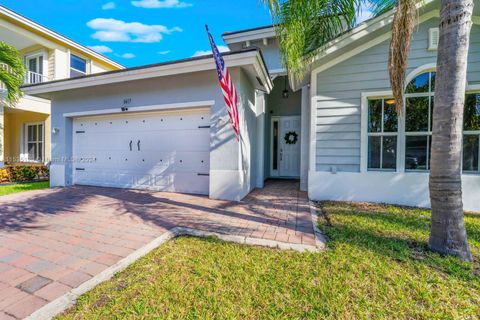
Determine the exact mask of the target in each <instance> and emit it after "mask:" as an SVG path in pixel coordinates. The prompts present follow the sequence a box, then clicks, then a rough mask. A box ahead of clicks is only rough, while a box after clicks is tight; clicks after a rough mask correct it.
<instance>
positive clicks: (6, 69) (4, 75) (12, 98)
mask: <svg viewBox="0 0 480 320" xmlns="http://www.w3.org/2000/svg"><path fill="white" fill-rule="evenodd" d="M25 72H26V70H25V66H24V64H23V61H22V58H21V56H20V54H19V53H18V51H17V49H15V48H14V47H12V46H11V45H9V44H6V43H5V42H2V41H0V83H1V84H3V86H4V87H5V89H6V96H5V97H4V98H3V97H2V100H4V101H2V102H5V103H6V104H7V105H10V106H13V105H15V104H16V103H17V102H18V100H19V99H20V97H21V96H22V92H21V90H20V86H21V85H22V84H23V80H24V78H25Z"/></svg>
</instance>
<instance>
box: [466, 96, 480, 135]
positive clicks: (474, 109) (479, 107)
mask: <svg viewBox="0 0 480 320" xmlns="http://www.w3.org/2000/svg"><path fill="white" fill-rule="evenodd" d="M464 130H467V131H472V130H480V94H478V93H477V94H467V96H466V97H465V119H464Z"/></svg>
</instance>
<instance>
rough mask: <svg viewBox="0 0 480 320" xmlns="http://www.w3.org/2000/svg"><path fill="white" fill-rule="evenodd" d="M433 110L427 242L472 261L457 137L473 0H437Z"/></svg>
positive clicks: (462, 109)
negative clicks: (438, 11) (428, 233)
mask: <svg viewBox="0 0 480 320" xmlns="http://www.w3.org/2000/svg"><path fill="white" fill-rule="evenodd" d="M440 12H441V14H440V25H439V30H440V39H439V40H440V42H439V45H438V57H437V76H436V84H435V86H436V91H435V109H434V111H433V132H432V153H431V160H430V161H431V169H430V199H431V203H432V228H431V232H430V240H429V242H428V244H429V247H430V248H431V249H432V250H434V251H438V252H440V253H441V254H452V255H456V256H459V257H460V258H461V259H462V260H465V261H471V260H472V254H471V253H470V247H469V245H468V241H467V233H466V231H465V225H464V221H463V203H462V172H461V170H462V169H461V168H462V138H463V115H464V106H465V86H466V82H467V81H466V75H467V56H468V47H469V41H470V30H471V28H472V15H473V0H442V1H441V10H440Z"/></svg>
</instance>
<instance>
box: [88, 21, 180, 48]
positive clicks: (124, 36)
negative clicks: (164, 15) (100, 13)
mask: <svg viewBox="0 0 480 320" xmlns="http://www.w3.org/2000/svg"><path fill="white" fill-rule="evenodd" d="M87 26H89V27H90V28H92V29H93V30H96V32H95V33H94V34H93V35H92V38H94V39H98V40H100V41H104V42H143V43H153V42H159V41H161V40H162V39H163V35H164V34H167V35H168V34H171V33H172V32H181V31H182V29H181V28H179V27H174V28H171V29H169V28H167V27H165V26H162V25H147V24H143V23H140V22H125V21H122V20H116V19H103V18H97V19H93V20H91V21H89V22H87Z"/></svg>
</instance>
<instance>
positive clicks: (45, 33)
mask: <svg viewBox="0 0 480 320" xmlns="http://www.w3.org/2000/svg"><path fill="white" fill-rule="evenodd" d="M0 17H2V18H5V20H7V21H9V22H13V23H15V24H17V25H21V26H22V27H23V28H25V29H26V30H28V31H30V32H33V33H36V34H37V35H40V36H42V37H44V38H47V39H51V40H54V41H55V42H57V43H61V44H62V45H64V46H66V47H69V48H73V49H75V50H77V51H79V52H80V53H83V54H85V55H87V56H90V57H92V58H95V59H97V60H99V61H101V62H103V63H105V64H107V65H110V66H113V67H115V68H118V69H123V68H125V67H124V66H123V65H121V64H120V63H118V62H115V61H113V60H112V59H110V58H107V57H106V56H104V55H102V54H100V53H98V52H95V51H93V50H92V49H89V48H87V47H86V46H84V45H82V44H80V43H78V42H76V41H73V40H72V39H70V38H67V37H65V36H63V35H61V34H59V33H57V32H55V31H53V30H51V29H49V28H47V27H45V26H43V25H41V24H39V23H37V22H35V21H33V20H31V19H29V18H27V17H25V16H23V15H21V14H19V13H17V12H15V11H12V10H10V9H8V8H7V7H5V6H2V5H0Z"/></svg>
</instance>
